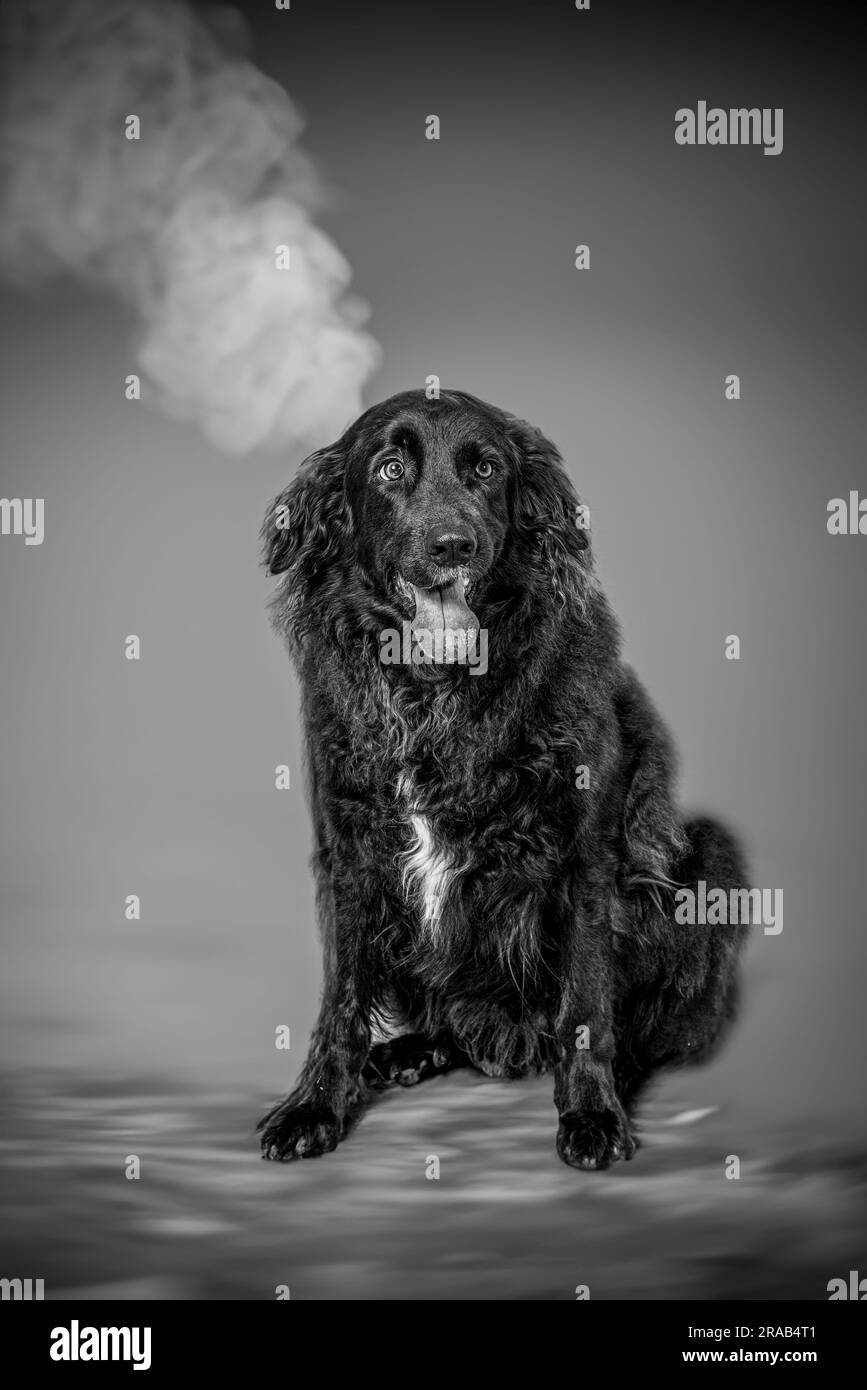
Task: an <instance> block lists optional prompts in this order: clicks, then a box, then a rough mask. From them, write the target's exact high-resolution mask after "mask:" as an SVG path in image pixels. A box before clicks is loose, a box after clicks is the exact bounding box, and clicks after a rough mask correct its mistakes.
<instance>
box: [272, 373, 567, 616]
mask: <svg viewBox="0 0 867 1390" xmlns="http://www.w3.org/2000/svg"><path fill="white" fill-rule="evenodd" d="M576 508H577V498H576V497H575V494H574V492H573V490H572V487H571V484H570V482H569V479H568V477H567V475H566V473H565V470H564V468H563V466H562V461H561V459H560V456H559V454H558V453H557V450H556V449H555V447H554V445H553V444H551V443H550V442H549V441H548V440H547V439H545V438H544V436H542V435H541V434H539V432H538V431H537V430H534V429H533V428H532V427H531V426H529V425H526V424H525V423H524V422H523V421H520V420H516V419H515V418H514V417H513V416H510V415H508V414H506V412H504V411H502V410H499V409H497V408H496V407H494V406H490V405H486V404H485V403H484V402H483V401H479V400H477V399H476V398H475V397H473V396H469V395H466V394H465V393H463V392H458V391H442V392H441V394H440V396H439V397H438V398H437V399H436V400H428V399H427V398H426V396H425V394H424V392H422V391H406V392H402V393H401V394H399V395H397V396H392V397H391V398H390V399H389V400H387V401H383V402H382V403H381V404H380V405H377V406H374V407H372V408H371V409H370V410H368V411H367V412H366V413H365V414H364V415H362V416H361V417H360V419H359V420H357V421H356V422H355V423H354V424H353V425H351V426H350V428H349V429H348V430H347V431H346V432H345V434H344V435H343V436H342V437H341V439H340V440H338V441H337V443H336V444H334V445H332V446H330V447H329V448H327V449H323V450H320V451H319V452H318V453H317V454H314V455H312V456H311V458H309V459H308V460H307V461H306V462H305V464H304V465H303V466H302V468H301V470H300V472H299V475H298V477H297V478H296V479H295V480H294V481H293V483H291V484H290V485H289V487H288V488H287V489H286V491H285V492H284V493H283V494H281V496H280V497H279V498H277V500H276V503H275V508H274V510H273V511H272V512H271V513H269V515H268V516H267V517H266V519H265V526H264V528H263V535H264V538H265V548H266V559H267V563H268V567H269V569H270V571H271V573H272V574H275V573H281V572H284V571H285V572H287V573H288V575H289V582H288V585H287V596H288V598H289V602H290V605H291V607H292V610H293V611H292V625H293V626H294V627H295V629H296V632H300V631H301V630H305V629H306V630H312V628H313V627H314V626H315V625H316V621H319V622H321V621H322V616H323V615H322V613H320V614H319V617H318V619H311V620H306V619H305V608H306V607H308V606H309V604H310V603H312V602H315V601H318V602H319V603H320V605H321V604H322V603H324V602H327V603H329V604H331V605H332V606H334V605H337V604H339V603H340V601H341V596H342V598H343V601H344V602H345V603H349V602H350V601H351V600H352V599H353V598H354V599H355V600H356V606H355V611H356V612H357V611H358V602H357V600H358V595H359V592H360V590H361V588H362V587H363V588H364V590H365V591H366V592H369V593H370V594H371V597H372V598H374V599H375V601H376V602H377V604H384V605H386V607H389V606H390V607H391V609H392V610H393V611H395V612H396V613H397V614H399V615H401V616H404V617H408V618H410V619H411V620H412V622H413V624H414V625H417V626H420V627H426V628H429V629H430V628H432V629H437V628H440V629H441V628H443V627H445V628H451V629H460V630H467V629H469V628H473V627H478V625H479V623H478V618H477V614H479V613H482V612H483V611H484V609H485V607H486V604H487V602H488V600H489V598H490V597H491V595H496V596H497V598H498V600H499V601H500V602H502V596H503V595H504V594H506V595H521V594H524V593H533V592H536V593H544V596H545V597H546V599H549V600H550V599H551V598H552V590H553V597H556V599H557V601H559V602H560V603H563V602H564V601H565V599H566V597H567V596H572V597H575V598H578V599H579V601H580V600H581V598H582V596H583V594H584V591H585V589H586V584H587V580H588V578H589V574H590V561H589V554H588V538H587V533H586V531H584V530H582V529H581V528H580V526H579V525H576ZM353 581H357V583H356V584H355V585H354V584H353ZM471 605H472V607H471Z"/></svg>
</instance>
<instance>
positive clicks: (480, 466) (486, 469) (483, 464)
mask: <svg viewBox="0 0 867 1390" xmlns="http://www.w3.org/2000/svg"><path fill="white" fill-rule="evenodd" d="M493 471H494V468H493V464H490V463H488V460H487V459H480V460H479V462H478V463H477V464H476V477H477V478H490V476H491V474H492V473H493Z"/></svg>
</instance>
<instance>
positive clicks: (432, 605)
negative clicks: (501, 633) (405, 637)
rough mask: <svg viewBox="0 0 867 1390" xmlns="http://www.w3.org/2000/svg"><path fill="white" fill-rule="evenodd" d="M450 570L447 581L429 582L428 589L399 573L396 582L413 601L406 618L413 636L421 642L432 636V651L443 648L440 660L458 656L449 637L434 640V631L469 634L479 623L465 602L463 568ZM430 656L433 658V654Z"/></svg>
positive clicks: (445, 633) (467, 582) (466, 581)
mask: <svg viewBox="0 0 867 1390" xmlns="http://www.w3.org/2000/svg"><path fill="white" fill-rule="evenodd" d="M452 573H453V575H454V577H453V578H450V580H449V582H447V583H445V584H437V585H433V586H432V587H431V588H428V589H424V588H420V587H419V585H417V584H412V583H410V582H409V581H408V580H405V579H403V578H402V577H401V584H400V587H401V589H402V591H403V592H404V594H405V596H406V598H407V599H408V600H410V601H411V602H412V603H414V605H415V612H414V613H413V616H412V619H411V621H410V632H411V633H412V636H413V639H414V640H418V641H419V642H420V643H422V644H425V643H429V639H430V638H431V637H433V638H434V639H435V640H434V646H433V648H432V649H431V650H432V652H433V651H435V652H437V653H439V652H443V653H444V655H443V656H442V660H444V661H446V662H450V661H454V660H456V659H458V658H457V657H456V656H455V655H453V654H452V653H453V652H454V651H455V650H456V648H455V646H454V645H453V644H452V643H450V642H449V641H442V640H440V641H436V634H437V633H442V634H443V635H444V637H447V635H448V634H450V633H454V634H456V635H457V634H464V635H465V636H466V637H469V634H470V633H475V632H478V631H479V627H480V624H479V620H478V618H477V617H476V615H475V613H474V612H473V610H472V609H471V608H470V606H469V604H468V603H467V591H468V589H469V587H470V581H469V575H468V574H467V572H466V571H465V570H457V571H453V572H452ZM433 659H434V660H436V657H434V658H433Z"/></svg>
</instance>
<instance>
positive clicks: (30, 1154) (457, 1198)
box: [0, 1073, 867, 1300]
mask: <svg viewBox="0 0 867 1390" xmlns="http://www.w3.org/2000/svg"><path fill="white" fill-rule="evenodd" d="M270 1099H271V1098H270V1097H266V1096H251V1095H248V1094H241V1093H230V1092H220V1091H216V1090H215V1091H213V1092H211V1093H210V1094H193V1093H191V1092H188V1091H183V1090H178V1089H172V1088H171V1087H169V1086H167V1085H165V1084H162V1083H160V1082H157V1081H154V1082H153V1083H152V1084H150V1085H147V1086H144V1085H142V1084H141V1083H138V1085H137V1087H136V1089H135V1090H134V1091H133V1090H131V1089H130V1087H129V1085H128V1084H126V1085H123V1086H121V1085H119V1084H107V1083H104V1082H103V1083H98V1082H94V1083H93V1084H92V1085H86V1084H84V1083H82V1082H80V1081H79V1082H78V1083H76V1084H75V1085H74V1086H73V1087H72V1088H70V1083H69V1082H68V1081H64V1082H63V1090H62V1092H61V1087H60V1084H59V1082H57V1081H54V1080H52V1079H51V1078H49V1077H47V1076H45V1075H43V1074H40V1075H39V1077H38V1078H36V1077H32V1076H31V1077H29V1078H27V1079H26V1080H25V1079H23V1078H18V1079H17V1080H16V1081H14V1082H12V1081H9V1080H8V1079H7V1080H6V1081H5V1082H4V1083H3V1085H2V1110H3V1115H2V1120H3V1122H2V1135H3V1140H2V1146H0V1159H2V1175H0V1229H2V1231H3V1236H4V1239H3V1254H2V1266H3V1267H2V1269H0V1275H3V1276H4V1277H21V1278H34V1279H35V1278H42V1279H44V1280H45V1289H46V1297H48V1298H63V1297H73V1296H74V1297H79V1298H103V1297H111V1298H130V1299H139V1298H142V1299H164V1298H169V1299H196V1298H199V1299H236V1298H245V1299H258V1298H266V1299H273V1298H275V1297H277V1290H278V1287H279V1286H288V1288H289V1290H290V1296H291V1298H293V1299H395V1300H404V1299H406V1300H414V1299H432V1300H437V1299H453V1300H464V1299H517V1300H521V1299H531V1300H532V1299H546V1300H547V1299H574V1298H575V1296H576V1295H575V1290H576V1287H577V1286H578V1285H587V1286H589V1290H590V1297H591V1298H604V1299H611V1298H615V1299H634V1298H640V1299H671V1298H682V1299H723V1300H727V1299H756V1298H773V1299H789V1298H793V1299H825V1298H827V1292H826V1288H827V1283H828V1280H829V1279H831V1278H835V1277H838V1276H844V1277H845V1276H846V1275H847V1274H848V1271H849V1269H850V1268H858V1267H859V1266H858V1262H859V1259H860V1260H861V1264H862V1265H863V1263H864V1258H865V1252H867V1241H865V1236H867V1200H865V1198H867V1153H865V1152H864V1151H863V1150H861V1151H859V1150H857V1149H852V1150H851V1151H849V1150H846V1149H845V1148H843V1149H841V1148H830V1147H826V1146H824V1145H823V1144H822V1142H821V1139H820V1138H815V1137H813V1136H810V1135H807V1134H805V1133H803V1132H802V1133H792V1132H786V1131H785V1130H784V1129H783V1128H780V1129H775V1130H773V1131H771V1132H768V1133H767V1134H759V1133H756V1132H755V1129H753V1130H752V1131H751V1132H750V1133H749V1134H746V1133H743V1132H741V1138H740V1140H739V1141H738V1142H737V1143H734V1142H733V1139H732V1136H733V1134H736V1133H738V1132H739V1131H738V1126H737V1123H736V1117H734V1116H732V1115H731V1114H726V1113H724V1112H723V1111H720V1110H717V1111H708V1110H703V1109H701V1108H698V1107H697V1108H692V1109H690V1108H686V1109H684V1108H680V1109H677V1108H675V1107H673V1106H672V1105H670V1104H663V1103H662V1102H656V1103H654V1102H653V1101H651V1102H650V1103H649V1104H648V1105H647V1107H646V1108H645V1111H644V1114H643V1124H642V1141H643V1147H642V1149H641V1152H640V1153H639V1155H638V1157H637V1158H636V1159H635V1161H634V1162H633V1163H631V1164H628V1165H624V1164H619V1165H617V1166H616V1167H614V1168H612V1169H611V1170H609V1171H608V1172H607V1173H602V1174H585V1173H578V1172H574V1171H572V1170H570V1169H567V1168H565V1167H564V1166H563V1165H562V1164H561V1163H560V1162H559V1160H558V1159H557V1157H556V1155H555V1152H554V1145H553V1138H554V1110H553V1106H552V1103H551V1084H550V1080H549V1079H547V1078H540V1079H533V1080H530V1081H521V1082H512V1083H509V1082H501V1081H493V1080H489V1079H487V1078H485V1077H482V1076H478V1075H475V1074H469V1073H456V1074H454V1075H452V1076H448V1077H440V1078H437V1079H436V1080H433V1081H430V1082H426V1083H424V1084H423V1085H421V1086H419V1087H416V1088H414V1089H412V1090H397V1091H392V1092H389V1093H387V1094H386V1095H385V1096H384V1097H383V1098H382V1099H380V1100H379V1101H378V1102H377V1103H376V1104H375V1105H374V1106H373V1107H372V1108H371V1110H370V1111H369V1112H368V1114H367V1115H366V1117H365V1119H364V1121H363V1122H362V1124H361V1125H360V1126H359V1128H358V1129H357V1130H356V1132H355V1134H354V1135H353V1136H352V1137H351V1138H350V1139H349V1141H348V1142H347V1143H346V1144H344V1145H343V1146H342V1147H341V1148H340V1149H339V1150H338V1152H336V1153H334V1154H331V1155H328V1156H326V1157H325V1158H322V1159H317V1160H307V1161H304V1162H300V1163H295V1164H292V1165H288V1166H284V1165H276V1164H266V1163H263V1162H261V1161H260V1160H259V1158H258V1149H257V1144H256V1140H255V1136H254V1134H253V1121H254V1120H255V1118H256V1116H257V1114H258V1111H257V1106H261V1107H264V1105H265V1104H266V1102H267V1101H269V1100H270ZM132 1155H136V1156H137V1157H138V1159H139V1161H140V1177H139V1178H138V1179H137V1180H135V1179H128V1178H127V1177H126V1176H125V1169H126V1168H127V1166H128V1162H127V1161H128V1158H129V1157H130V1156H132ZM733 1157H737V1158H739V1161H740V1177H739V1178H737V1179H734V1178H727V1177H726V1169H727V1167H728V1169H729V1170H730V1171H733V1168H734V1165H733V1163H732V1161H731V1160H732V1158H733ZM434 1158H436V1159H437V1160H438V1164H439V1173H440V1176H439V1178H438V1179H433V1178H429V1177H427V1176H426V1173H427V1172H433V1171H434V1170H435V1168H436V1164H435V1163H434V1162H433V1159H434ZM129 1166H132V1165H129ZM283 1296H285V1292H284V1295H283Z"/></svg>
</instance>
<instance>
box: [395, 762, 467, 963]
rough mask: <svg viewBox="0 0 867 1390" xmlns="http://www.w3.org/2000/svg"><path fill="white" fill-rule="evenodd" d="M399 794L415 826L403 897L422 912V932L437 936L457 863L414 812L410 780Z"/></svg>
mask: <svg viewBox="0 0 867 1390" xmlns="http://www.w3.org/2000/svg"><path fill="white" fill-rule="evenodd" d="M398 790H399V792H400V794H401V796H403V797H405V798H406V801H407V803H408V809H407V818H408V820H409V823H410V825H411V826H412V844H411V845H410V848H409V849H408V850H407V851H405V853H404V856H403V867H402V870H401V879H402V882H403V891H404V895H405V896H406V897H407V898H408V899H409V898H415V900H416V901H417V902H418V904H419V907H420V909H421V915H422V928H423V930H424V931H425V933H426V934H427V935H429V936H436V933H437V927H438V925H439V920H440V915H441V913H442V908H443V903H444V901H445V898H446V894H447V892H448V888H449V883H450V882H451V879H452V877H453V875H454V873H455V863H454V860H453V858H452V856H451V855H450V854H449V852H448V850H447V849H446V848H445V847H444V846H443V845H440V844H437V841H436V838H435V837H434V833H433V830H432V828H431V824H430V821H429V820H428V818H427V816H423V815H421V813H420V812H419V811H417V810H416V809H415V802H414V798H413V797H412V794H411V784H410V782H409V779H408V778H406V777H402V778H401V780H400V786H399V788H398Z"/></svg>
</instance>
